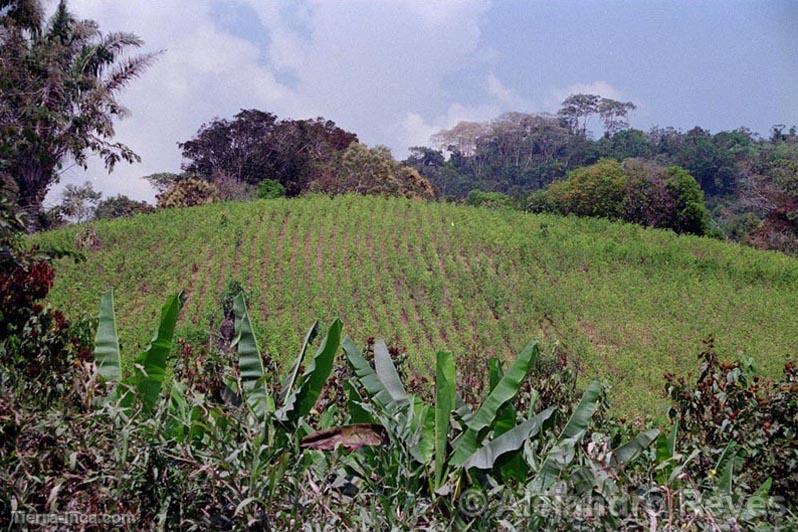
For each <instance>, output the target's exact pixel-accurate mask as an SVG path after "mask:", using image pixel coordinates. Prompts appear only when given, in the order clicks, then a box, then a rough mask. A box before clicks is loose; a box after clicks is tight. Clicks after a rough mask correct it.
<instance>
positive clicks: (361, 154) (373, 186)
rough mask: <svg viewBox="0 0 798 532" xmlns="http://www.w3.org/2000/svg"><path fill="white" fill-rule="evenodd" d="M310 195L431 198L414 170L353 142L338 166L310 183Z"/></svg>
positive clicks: (384, 149) (382, 152)
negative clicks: (372, 195)
mask: <svg viewBox="0 0 798 532" xmlns="http://www.w3.org/2000/svg"><path fill="white" fill-rule="evenodd" d="M310 190H311V191H312V192H322V193H324V194H346V193H355V194H379V195H383V196H401V197H406V198H419V199H434V198H435V191H434V189H433V188H432V185H431V184H430V182H429V181H428V180H427V179H426V178H425V177H422V176H421V174H419V173H418V171H417V170H416V169H414V168H410V167H409V166H400V165H399V164H398V163H397V162H396V161H395V160H394V159H393V156H392V155H391V151H390V150H389V149H388V148H387V147H385V146H375V147H373V148H369V147H368V146H366V145H365V144H361V143H359V142H353V143H352V144H350V145H349V147H348V148H347V149H346V150H345V151H344V153H343V155H342V156H341V158H340V162H339V164H337V165H335V168H333V169H327V170H326V171H324V172H322V173H321V175H320V176H319V177H317V178H316V179H315V180H314V181H313V183H311V186H310Z"/></svg>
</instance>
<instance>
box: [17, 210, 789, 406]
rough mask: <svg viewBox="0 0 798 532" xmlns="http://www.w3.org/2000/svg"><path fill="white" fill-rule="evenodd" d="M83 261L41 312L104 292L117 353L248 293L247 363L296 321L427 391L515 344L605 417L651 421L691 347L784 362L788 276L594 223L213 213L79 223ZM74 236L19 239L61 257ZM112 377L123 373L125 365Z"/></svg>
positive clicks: (298, 330)
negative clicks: (333, 335) (376, 355)
mask: <svg viewBox="0 0 798 532" xmlns="http://www.w3.org/2000/svg"><path fill="white" fill-rule="evenodd" d="M94 227H95V229H96V231H97V234H98V235H99V238H100V241H101V247H100V249H99V250H98V251H89V252H87V261H86V262H84V263H81V264H75V263H73V262H71V261H70V260H68V259H63V260H61V261H59V262H58V264H57V278H56V284H55V287H54V289H53V290H52V291H51V294H50V297H49V300H50V302H51V303H53V304H55V305H58V306H61V307H63V308H65V309H66V310H67V313H68V314H69V315H71V316H73V317H74V316H76V315H79V314H80V313H95V312H96V310H95V309H96V307H97V303H98V301H99V297H100V294H101V293H102V292H103V291H104V290H105V289H106V288H107V287H109V286H114V287H115V288H116V305H117V316H118V317H119V329H120V331H119V332H120V337H121V340H122V342H123V344H125V349H124V352H126V353H128V354H129V355H130V354H131V353H135V351H136V347H138V346H143V345H145V344H146V343H147V341H148V340H149V339H150V336H151V334H152V331H151V330H150V329H151V324H152V323H153V322H154V321H155V319H156V318H157V314H158V311H159V309H160V305H161V304H162V303H163V300H164V297H165V295H166V294H167V293H170V292H176V291H178V290H181V289H183V290H185V291H186V294H187V297H188V299H187V302H186V306H185V308H184V311H183V314H182V315H181V321H180V324H179V329H178V330H179V332H180V333H181V334H182V335H185V336H194V337H200V336H202V334H204V331H206V330H207V329H208V323H209V320H210V317H211V316H212V315H213V313H214V312H216V310H217V309H218V303H217V301H218V297H219V295H220V294H221V293H222V291H223V290H224V288H225V286H226V283H227V281H228V280H230V279H236V280H238V281H240V282H241V283H242V284H243V285H244V286H245V287H247V288H248V289H249V291H250V294H251V296H250V301H251V309H250V310H251V313H252V318H253V321H254V326H255V329H256V332H257V333H258V338H259V340H260V342H261V344H263V345H262V347H263V348H264V349H265V350H267V351H268V352H269V353H270V354H272V356H274V357H275V358H276V359H277V360H278V361H281V362H282V361H283V360H288V359H290V356H291V355H292V354H293V353H295V351H296V349H297V348H298V346H299V345H300V343H301V338H302V335H303V333H304V332H305V330H306V328H307V327H308V326H309V325H310V323H312V321H313V320H314V319H320V320H322V323H325V324H326V323H329V322H330V321H331V320H332V318H333V317H334V316H340V317H341V319H342V320H343V322H344V324H345V327H346V330H345V333H346V334H348V335H350V336H352V337H353V338H355V339H357V341H358V342H360V343H362V342H363V341H365V339H366V338H367V337H369V336H382V337H385V338H386V339H387V340H388V341H389V342H392V343H394V344H398V345H400V346H401V347H402V348H404V349H405V350H406V351H407V352H408V353H409V356H410V363H411V365H412V366H413V367H414V369H416V370H417V371H418V373H419V375H420V376H421V377H423V378H425V379H426V380H427V381H429V382H431V380H432V376H433V373H434V369H433V368H434V360H435V358H434V356H435V352H436V351H437V350H440V349H446V350H449V351H452V352H453V353H455V357H456V358H462V357H479V358H484V359H487V358H488V357H489V356H492V355H496V356H499V357H501V358H503V359H504V360H511V359H512V357H513V356H514V354H515V353H516V352H518V350H519V349H520V348H521V347H522V346H523V345H524V344H525V343H526V341H528V340H529V339H531V338H535V337H537V338H540V339H541V340H542V343H543V346H544V347H545V349H548V350H553V349H560V350H565V352H566V353H569V354H570V355H573V356H574V357H575V358H576V359H577V360H579V361H580V363H581V365H582V368H581V376H582V379H584V380H585V381H587V380H588V379H591V378H594V377H598V378H606V379H607V380H608V381H609V382H610V384H611V385H612V386H613V388H612V392H611V398H612V399H613V404H614V405H615V408H616V409H617V410H618V411H619V412H621V413H623V414H628V415H634V414H641V413H645V414H652V415H655V416H661V415H663V413H664V411H663V405H664V404H665V401H664V399H663V380H662V374H663V373H664V372H672V373H676V374H687V372H688V371H691V370H694V368H695V367H696V355H697V353H698V352H699V351H700V350H701V348H702V341H703V339H705V338H706V337H708V336H709V335H714V337H715V345H716V349H717V351H718V352H719V354H720V355H721V356H723V357H725V358H728V359H733V358H737V357H741V356H751V357H753V359H754V360H755V361H756V363H757V365H758V366H759V368H760V369H761V370H762V371H763V372H764V373H765V374H771V375H775V374H778V373H779V372H780V370H781V367H782V366H783V363H784V361H785V360H786V358H787V357H788V356H790V355H795V354H796V353H798V313H797V312H796V311H795V309H796V308H798V260H795V259H792V258H788V257H786V256H783V255H779V254H776V253H767V252H760V251H756V250H754V249H750V248H746V247H741V246H738V245H733V244H727V243H724V242H719V241H714V240H710V239H707V238H699V237H692V236H677V235H675V234H673V233H671V232H668V231H660V230H651V229H644V228H642V227H638V226H634V225H627V224H619V223H610V222H607V221H604V220H597V219H579V218H562V217H556V216H547V215H531V214H525V213H521V212H516V211H502V210H488V209H482V208H474V207H465V206H457V205H451V204H444V203H423V202H418V201H412V200H404V199H384V198H376V197H353V196H342V197H336V198H333V199H330V198H327V197H321V196H314V197H307V198H302V199H292V200H287V199H281V200H265V201H255V202H249V203H224V204H216V205H211V206H205V207H198V208H191V209H182V210H168V211H160V212H157V213H155V214H151V215H140V216H136V217H134V218H130V219H123V220H115V221H100V222H96V223H94ZM81 230H82V227H81V226H72V227H68V228H65V229H62V230H58V231H54V232H50V233H45V234H40V235H36V236H35V237H34V238H33V241H34V242H37V243H41V244H50V245H59V246H71V245H72V243H73V242H74V237H75V234H76V233H77V232H79V231H81ZM125 363H127V364H130V363H131V360H126V361H125Z"/></svg>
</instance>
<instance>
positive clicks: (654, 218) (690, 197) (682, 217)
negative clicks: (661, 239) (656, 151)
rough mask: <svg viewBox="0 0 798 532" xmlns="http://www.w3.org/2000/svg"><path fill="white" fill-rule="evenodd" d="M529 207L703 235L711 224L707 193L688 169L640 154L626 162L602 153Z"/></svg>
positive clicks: (532, 198)
mask: <svg viewBox="0 0 798 532" xmlns="http://www.w3.org/2000/svg"><path fill="white" fill-rule="evenodd" d="M528 208H529V209H530V210H532V211H534V212H553V213H559V214H576V215H578V216H596V217H602V218H609V219H611V220H625V221H628V222H633V223H637V224H641V225H646V226H649V227H661V228H667V229H673V230H674V231H676V232H678V233H693V234H698V235H703V234H705V233H706V232H707V230H708V226H709V213H708V211H707V208H706V205H705V204H704V193H703V191H702V190H701V188H700V187H699V186H698V183H697V182H696V180H695V179H693V177H692V176H691V175H690V174H689V173H687V171H685V170H684V169H682V168H679V167H678V166H670V167H668V168H664V167H662V166H659V165H657V164H655V163H652V162H650V161H644V160H640V159H627V160H626V161H624V162H623V164H621V163H619V162H617V161H614V160H611V159H602V160H601V161H599V162H598V163H596V164H593V165H591V166H587V167H583V168H577V169H576V170H573V171H572V172H570V173H569V174H568V176H567V178H566V179H565V180H563V181H558V182H555V183H552V184H551V185H549V186H548V187H547V188H546V189H543V190H540V191H538V192H535V193H533V194H532V195H531V196H530V197H529V200H528Z"/></svg>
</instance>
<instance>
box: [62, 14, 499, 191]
mask: <svg viewBox="0 0 798 532" xmlns="http://www.w3.org/2000/svg"><path fill="white" fill-rule="evenodd" d="M217 1H218V0H217ZM244 1H245V2H246V3H245V4H242V5H243V6H245V7H246V6H249V8H251V9H252V10H254V11H255V12H256V13H257V17H258V18H259V22H260V25H261V26H262V27H263V31H264V32H265V33H266V35H265V37H266V38H265V39H263V38H262V37H264V36H263V35H251V36H250V35H245V36H243V37H242V36H241V35H233V34H231V33H229V32H228V31H225V29H224V28H222V27H221V26H220V24H219V21H218V20H217V19H216V17H215V15H214V12H213V7H214V2H213V0H202V1H192V2H190V3H189V2H187V1H183V2H177V1H174V2H157V3H156V2H151V1H149V0H128V1H125V2H121V1H117V2H97V1H96V0H73V2H71V4H70V5H71V7H72V9H73V10H74V11H75V12H76V13H77V15H78V16H80V17H83V18H91V19H94V20H96V21H97V22H98V23H99V25H100V28H101V29H102V30H103V31H106V32H107V31H116V30H125V31H133V32H135V33H137V34H138V35H139V36H141V37H142V38H143V39H144V41H145V43H146V45H145V49H146V50H153V49H164V50H165V53H164V54H163V55H162V56H161V58H160V59H159V61H158V62H157V63H156V64H155V65H154V66H153V67H152V68H150V69H149V70H148V71H147V72H145V73H144V75H143V76H142V77H141V79H139V80H136V81H135V82H133V83H132V84H131V86H130V87H129V88H128V89H126V90H125V91H124V92H123V93H122V96H121V100H122V102H123V103H124V104H125V105H126V106H128V107H129V108H130V109H131V111H132V115H131V117H130V118H128V119H126V120H124V121H122V122H120V123H119V124H118V125H117V136H116V139H115V140H118V141H120V142H124V143H126V144H128V145H129V146H131V147H132V148H133V149H134V150H135V151H136V152H137V153H139V154H140V155H141V156H142V162H141V163H140V164H136V165H128V164H126V163H122V164H120V165H118V166H117V169H116V170H115V171H114V172H113V173H112V174H111V175H110V176H109V175H107V173H106V171H105V169H104V168H103V166H102V164H101V161H98V160H96V159H92V160H90V165H89V170H88V172H83V171H82V170H81V169H75V168H73V169H70V170H68V171H66V172H65V173H64V175H63V179H62V183H61V184H60V185H59V186H57V187H55V188H54V190H53V191H52V192H51V195H50V198H49V201H50V202H53V201H57V197H56V196H57V194H58V193H59V191H60V189H61V188H62V187H63V185H64V184H66V183H70V182H81V181H84V180H86V179H87V178H89V179H90V180H93V181H94V182H95V186H96V188H97V189H98V190H102V191H103V192H104V193H105V194H106V195H111V194H116V193H124V194H127V195H129V196H131V197H134V198H141V199H151V198H152V197H153V191H152V190H151V188H150V187H149V185H148V184H147V183H146V182H144V181H143V180H141V179H139V177H141V176H143V175H147V174H149V173H153V172H157V171H176V170H178V169H179V167H180V163H181V157H180V152H179V149H178V147H177V142H179V141H182V140H187V139H189V138H190V137H191V136H192V135H193V134H194V133H195V132H196V130H197V128H198V127H199V126H200V124H202V123H203V122H207V121H209V120H211V119H212V118H214V117H217V116H218V117H230V116H232V115H233V114H234V113H235V112H237V111H238V110H239V109H241V108H248V107H257V108H260V109H263V110H267V111H271V112H274V113H276V114H278V115H279V116H290V117H292V118H308V117H315V116H324V117H326V118H330V119H332V120H335V121H336V122H337V123H338V124H339V125H341V127H344V128H346V129H349V130H351V131H354V132H356V133H357V134H358V135H359V137H360V138H361V139H362V140H363V141H365V142H367V143H369V144H376V143H383V144H387V145H389V146H390V147H391V148H393V149H394V152H395V153H396V155H397V156H402V155H403V150H404V149H405V148H406V147H407V146H409V145H412V144H417V143H418V142H416V140H417V139H420V138H421V137H422V136H424V139H423V140H424V141H425V142H426V140H427V138H426V137H428V136H429V135H428V133H429V132H430V131H433V129H434V131H437V130H438V129H440V127H448V126H450V125H453V123H452V121H453V120H458V119H466V118H468V119H474V118H485V119H486V118H490V117H491V115H492V114H494V113H495V112H496V111H499V110H501V106H500V105H499V106H497V105H495V104H493V103H488V104H485V105H473V106H466V105H460V104H457V103H456V102H454V101H453V98H452V96H451V95H450V94H449V93H447V91H446V88H445V85H446V80H447V77H449V76H451V75H452V74H454V73H456V72H457V71H458V70H460V69H462V68H464V67H467V66H468V65H470V64H472V63H478V62H480V61H481V60H483V59H480V57H479V54H480V47H479V44H480V35H481V33H480V24H481V22H482V18H483V15H484V13H485V12H486V10H487V9H488V0H461V1H440V2H434V3H433V2H427V1H423V0H418V1H411V0H397V1H393V2H372V1H366V0H352V1H347V2H326V1H320V0H304V1H302V2H287V1H286V2H282V3H275V2H261V1H259V0H244ZM257 43H261V44H257ZM262 43H268V44H262ZM264 48H265V49H264ZM286 80H289V81H286ZM497 81H498V80H497ZM508 94H509V93H508ZM508 97H509V96H508ZM494 99H495V97H494ZM440 109H447V112H446V113H444V114H443V115H440ZM438 115H440V116H438ZM430 116H432V117H434V118H431V119H430V118H427V119H426V120H425V119H424V118H422V117H430ZM439 126H440V127H439ZM434 131H433V132H434Z"/></svg>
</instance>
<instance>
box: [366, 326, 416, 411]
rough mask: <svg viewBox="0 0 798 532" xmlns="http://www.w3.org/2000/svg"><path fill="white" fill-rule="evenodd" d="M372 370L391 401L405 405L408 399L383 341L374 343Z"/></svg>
mask: <svg viewBox="0 0 798 532" xmlns="http://www.w3.org/2000/svg"><path fill="white" fill-rule="evenodd" d="M374 369H375V371H376V373H377V377H378V378H379V379H380V382H382V385H383V386H385V389H386V390H388V393H389V394H391V399H393V401H394V402H395V403H397V404H404V403H406V402H407V401H408V400H409V398H408V396H407V392H405V388H404V386H402V380H401V379H400V378H399V372H397V371H396V366H394V364H393V360H391V353H390V352H389V351H388V346H386V345H385V341H384V340H377V341H375V342H374Z"/></svg>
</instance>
